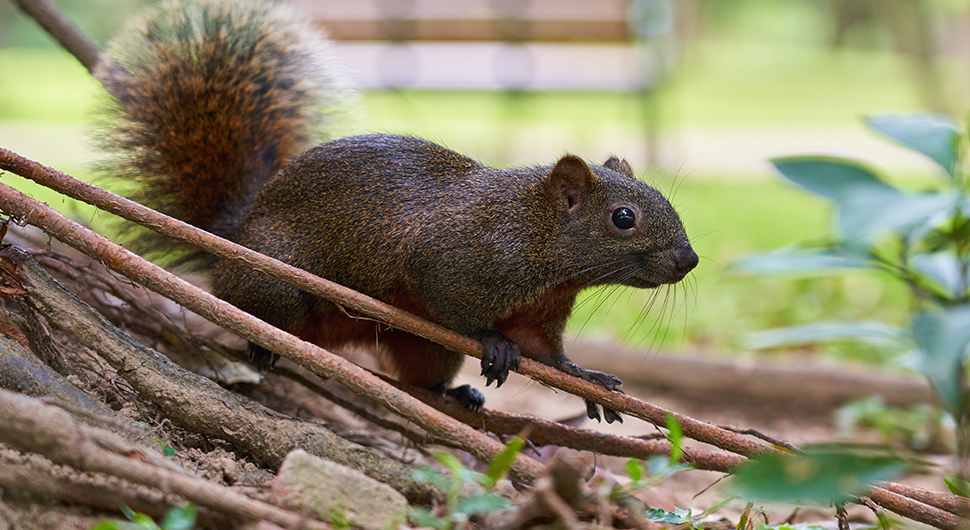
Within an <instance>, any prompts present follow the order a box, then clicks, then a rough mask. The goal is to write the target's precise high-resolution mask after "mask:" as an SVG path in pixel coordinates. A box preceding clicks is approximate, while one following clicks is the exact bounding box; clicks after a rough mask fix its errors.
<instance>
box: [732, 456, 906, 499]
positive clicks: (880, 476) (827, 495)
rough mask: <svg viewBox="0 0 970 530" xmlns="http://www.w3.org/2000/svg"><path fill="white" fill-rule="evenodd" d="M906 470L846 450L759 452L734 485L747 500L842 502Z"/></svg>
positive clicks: (891, 460) (892, 460)
mask: <svg viewBox="0 0 970 530" xmlns="http://www.w3.org/2000/svg"><path fill="white" fill-rule="evenodd" d="M904 468H905V462H904V461H903V460H902V459H900V458H898V457H896V456H893V455H887V454H882V453H877V452H875V451H872V450H865V449H859V448H855V447H849V446H816V447H809V448H807V449H806V451H805V453H804V454H798V455H785V454H781V453H771V454H763V455H759V456H757V457H755V458H753V459H752V460H751V461H750V462H749V463H747V464H745V465H744V466H742V467H741V469H739V470H738V472H737V473H736V474H735V476H734V478H733V480H732V484H733V487H734V489H735V491H736V492H737V494H738V495H740V496H742V497H745V498H748V499H759V500H763V501H783V502H794V503H800V502H817V503H822V504H828V503H833V502H844V501H846V500H848V498H849V496H850V495H859V494H863V493H865V491H866V490H867V489H868V487H869V485H870V484H872V483H874V482H877V481H880V480H888V479H891V478H892V477H894V476H896V475H898V474H899V473H900V472H902V471H903V470H904Z"/></svg>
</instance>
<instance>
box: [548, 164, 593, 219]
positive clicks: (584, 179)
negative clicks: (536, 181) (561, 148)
mask: <svg viewBox="0 0 970 530" xmlns="http://www.w3.org/2000/svg"><path fill="white" fill-rule="evenodd" d="M595 179H596V177H595V176H594V175H593V172H592V171H590V169H589V166H587V165H586V162H583V159H582V158H579V157H578V156H575V155H566V156H564V157H562V158H560V159H559V162H557V163H556V167H554V168H552V172H551V173H549V179H548V181H547V183H546V184H547V186H548V189H549V191H550V192H551V193H552V195H553V197H556V198H558V199H561V200H562V201H563V203H564V204H565V205H566V209H568V210H569V211H573V210H574V209H575V208H576V207H577V206H579V202H580V200H581V199H582V197H583V196H584V195H585V194H586V191H587V189H588V188H589V186H590V185H591V184H592V183H593V181H594V180H595Z"/></svg>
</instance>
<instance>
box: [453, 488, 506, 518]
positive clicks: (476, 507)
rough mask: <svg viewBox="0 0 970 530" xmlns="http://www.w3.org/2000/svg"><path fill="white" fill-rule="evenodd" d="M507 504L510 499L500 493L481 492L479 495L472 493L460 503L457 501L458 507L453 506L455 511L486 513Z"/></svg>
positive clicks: (472, 513) (475, 513)
mask: <svg viewBox="0 0 970 530" xmlns="http://www.w3.org/2000/svg"><path fill="white" fill-rule="evenodd" d="M509 504H511V501H509V500H508V499H506V498H505V497H503V496H501V495H496V494H494V493H483V494H481V495H472V496H471V497H468V498H466V499H464V500H462V501H461V502H460V503H458V507H457V508H455V511H456V512H461V513H464V514H467V515H477V514H482V513H488V512H491V511H493V510H501V509H502V508H505V507H506V506H508V505H509Z"/></svg>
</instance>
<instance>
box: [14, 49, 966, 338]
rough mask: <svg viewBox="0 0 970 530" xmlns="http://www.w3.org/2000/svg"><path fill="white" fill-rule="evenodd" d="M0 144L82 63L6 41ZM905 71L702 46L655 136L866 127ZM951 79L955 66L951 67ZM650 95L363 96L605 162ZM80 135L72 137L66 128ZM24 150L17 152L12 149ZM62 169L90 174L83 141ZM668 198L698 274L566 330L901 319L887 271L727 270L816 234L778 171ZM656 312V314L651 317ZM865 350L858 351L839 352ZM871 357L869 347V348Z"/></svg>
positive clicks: (46, 152)
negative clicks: (811, 274) (820, 274)
mask: <svg viewBox="0 0 970 530" xmlns="http://www.w3.org/2000/svg"><path fill="white" fill-rule="evenodd" d="M0 70H3V71H8V72H17V73H18V75H16V76H0V145H3V146H4V147H9V146H13V145H18V144H21V143H23V142H27V140H26V139H25V137H23V136H22V135H19V134H17V133H16V131H18V130H19V129H18V128H19V127H22V126H23V127H26V126H27V125H28V124H29V126H31V127H38V126H40V127H52V128H56V127H65V126H70V127H71V128H73V129H81V128H82V125H83V124H84V123H85V122H87V120H88V119H89V109H90V108H92V106H93V103H94V100H95V98H96V96H97V94H98V93H99V88H98V86H97V83H96V82H94V81H93V80H92V79H91V78H90V77H89V76H88V74H87V72H86V71H84V69H83V68H82V67H80V65H78V64H77V63H76V62H75V61H74V60H73V59H71V58H69V57H67V56H66V55H65V54H63V53H62V52H60V51H57V50H22V49H0ZM908 73H909V72H908V65H907V64H906V63H905V62H903V61H901V60H899V59H898V58H896V57H894V56H892V55H890V54H886V53H881V52H872V51H858V50H856V51H845V52H840V53H838V54H835V53H833V52H829V51H826V50H820V49H818V48H810V47H800V46H795V45H788V46H786V45H774V46H764V45H760V46H759V45H754V44H744V43H727V44H726V43H708V44H700V45H698V46H697V47H696V48H694V49H692V50H690V51H689V52H686V53H685V54H684V55H683V57H682V68H680V69H679V70H678V72H677V74H676V75H675V76H673V77H671V78H670V79H669V81H668V83H666V84H665V85H664V86H663V87H662V89H661V90H660V91H659V92H658V99H657V101H658V102H659V105H660V107H659V117H660V121H659V128H660V130H661V131H670V130H684V129H691V128H701V129H712V128H713V129H723V130H726V131H731V130H733V129H735V128H738V127H742V128H743V127H749V128H750V127H762V126H764V127H777V126H783V127H787V128H792V129H797V128H798V127H802V126H819V125H823V126H832V127H842V126H845V125H846V124H852V125H854V126H857V124H858V118H859V116H860V115H863V114H867V113H871V112H873V111H877V110H880V109H893V110H896V111H906V110H914V109H917V108H919V106H920V105H919V98H918V95H917V91H916V87H915V86H914V85H913V84H912V83H910V82H909V80H908V79H909V77H908ZM944 73H945V79H946V81H947V85H946V86H951V85H952V84H953V83H955V82H956V81H958V80H959V79H960V78H961V75H963V74H961V71H958V70H956V69H953V68H951V67H950V66H949V65H945V68H944ZM640 103H641V101H640V100H639V99H638V96H636V95H629V94H616V93H561V94H560V93H543V94H535V95H528V96H526V97H522V98H512V97H510V96H507V95H503V94H495V93H487V92H399V93H391V92H374V93H367V94H364V95H363V97H362V107H363V108H364V109H366V112H367V114H366V115H365V116H364V117H363V118H362V119H361V120H360V127H359V128H360V130H364V131H383V132H402V133H409V134H416V135H420V136H424V137H426V138H429V139H431V140H436V141H439V142H442V143H444V144H445V145H448V146H450V147H452V148H455V149H457V150H460V151H462V152H465V153H467V154H469V155H471V156H473V157H476V158H479V159H481V160H483V161H485V162H487V163H492V164H497V165H508V164H531V163H536V162H546V163H548V162H549V161H550V160H552V159H554V158H555V157H556V156H558V155H560V154H561V153H562V152H563V151H564V150H566V149H568V150H570V151H572V152H576V153H577V154H579V155H581V156H584V157H587V158H590V159H592V160H599V159H601V158H605V156H607V155H608V154H611V152H612V150H613V149H617V147H615V145H617V144H618V143H620V144H622V142H624V141H626V142H629V141H631V139H633V140H634V141H635V140H636V139H637V138H641V137H642V134H643V126H642V121H641V120H642V112H643V108H642V107H641V105H640ZM62 141H63V142H65V143H72V144H73V143H75V142H80V141H81V140H80V136H79V135H78V134H77V133H70V134H68V135H66V136H64V137H63V140H62ZM28 143H29V145H28V146H26V147H24V149H29V150H30V152H31V153H32V156H33V157H34V158H37V159H38V160H40V161H44V160H45V159H47V158H48V157H56V155H58V154H59V153H60V152H61V151H62V146H58V145H47V142H45V141H44V140H37V141H34V142H28ZM15 150H16V149H15ZM81 152H82V153H83V155H81V156H79V157H78V160H73V159H70V160H67V161H65V163H64V164H62V165H59V169H64V170H66V171H68V172H72V173H73V174H75V175H76V176H79V177H82V178H84V177H85V176H86V175H87V172H86V171H85V169H84V168H85V167H86V164H87V163H88V162H89V159H85V156H84V155H86V154H87V151H83V150H82V151H81ZM644 174H645V175H646V178H647V179H648V180H649V181H650V182H651V183H652V184H653V185H655V186H656V187H658V188H659V189H661V190H662V191H665V192H670V193H669V194H670V195H671V197H672V202H673V203H674V204H675V206H676V207H677V208H678V211H679V212H680V213H681V216H682V217H683V219H684V223H685V225H686V228H687V231H688V233H689V234H691V236H692V239H693V240H694V243H695V247H696V249H697V251H698V254H699V255H700V256H701V265H700V266H699V267H698V268H697V269H696V271H695V272H694V273H692V275H691V280H690V281H688V282H686V283H684V284H681V285H678V286H675V287H672V288H668V289H661V290H658V291H650V292H645V291H636V290H626V289H622V290H616V289H612V290H611V289H608V290H600V291H593V292H590V293H588V294H587V295H585V296H584V297H583V298H582V300H581V302H580V304H579V307H578V308H577V311H576V315H575V317H574V319H573V320H572V321H571V326H570V330H571V331H572V332H581V333H583V334H586V335H605V336H611V337H619V338H621V339H623V340H624V341H625V342H627V343H628V344H630V345H640V346H650V345H658V346H663V347H665V348H689V347H693V346H706V347H710V348H713V349H718V350H720V349H723V350H732V351H733V350H737V349H738V348H742V347H743V346H742V343H743V336H744V334H745V333H746V332H748V331H754V330H759V329H764V328H767V327H771V326H778V325H791V324H797V323H805V322H811V321H814V320H817V319H821V318H846V319H850V318H872V319H877V320H882V321H885V322H888V323H894V324H898V323H901V321H902V319H903V318H905V310H906V303H907V298H906V296H905V293H904V292H903V291H902V290H901V289H900V288H899V287H898V286H894V285H893V284H890V283H887V281H886V280H885V279H884V278H880V277H873V276H865V275H857V276H848V277H837V278H836V277H832V278H823V279H814V280H796V281H790V280H783V279H778V280H765V279H758V278H740V277H730V276H726V275H725V273H724V272H723V271H722V269H721V268H722V266H724V265H726V264H727V263H728V262H730V261H731V260H733V259H736V258H738V257H741V256H743V255H745V254H747V253H751V252H756V251H763V250H769V249H773V248H776V247H779V246H782V245H788V244H797V243H801V242H806V241H820V240H822V239H824V238H825V236H826V234H827V232H828V226H829V223H828V220H829V216H830V214H831V212H829V211H828V210H827V207H826V206H825V205H824V204H823V203H821V202H820V201H817V200H815V199H812V198H810V197H808V196H807V195H805V194H802V193H801V192H799V191H797V190H794V189H792V188H791V187H789V186H787V185H785V184H784V183H782V182H780V181H777V180H774V179H770V178H750V176H748V177H746V178H735V177H736V176H734V175H727V174H723V172H717V171H705V172H693V173H691V174H689V175H684V174H683V173H682V172H681V171H679V170H676V169H670V170H668V171H664V170H663V168H651V169H649V170H648V171H646V172H645V173H644ZM2 179H3V182H13V183H14V185H15V186H17V187H21V188H22V189H24V190H25V191H28V192H29V193H31V194H34V195H35V196H37V197H38V198H40V199H41V200H45V201H47V202H49V203H51V204H53V205H55V206H58V205H59V204H65V206H64V208H65V210H66V211H68V212H72V211H73V212H74V214H75V216H77V217H79V218H81V219H82V220H84V221H91V220H93V221H94V223H95V225H98V224H99V223H100V219H99V218H98V217H97V216H96V215H95V214H94V213H93V210H92V209H91V208H89V207H83V206H82V207H80V208H79V209H76V210H74V209H75V208H78V207H76V206H73V205H70V204H69V203H65V202H64V201H63V200H62V199H61V198H59V197H58V196H57V195H56V194H54V193H52V192H49V191H47V190H42V189H38V188H37V187H35V186H32V185H30V184H29V183H27V184H24V183H23V182H22V181H20V180H19V179H12V178H11V177H10V176H8V175H3V176H2ZM648 310H649V311H648ZM845 351H849V352H850V353H851V352H855V353H859V350H857V349H856V350H852V349H850V350H845ZM863 353H864V352H863Z"/></svg>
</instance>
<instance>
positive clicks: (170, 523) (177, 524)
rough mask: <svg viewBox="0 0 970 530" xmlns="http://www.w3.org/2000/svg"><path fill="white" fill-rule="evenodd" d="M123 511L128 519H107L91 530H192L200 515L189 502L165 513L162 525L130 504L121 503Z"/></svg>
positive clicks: (195, 507) (196, 508)
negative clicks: (135, 509) (134, 509)
mask: <svg viewBox="0 0 970 530" xmlns="http://www.w3.org/2000/svg"><path fill="white" fill-rule="evenodd" d="M121 513H123V514H125V517H127V518H128V521H131V522H126V521H115V520H106V521H101V522H100V523H98V524H96V525H94V526H93V527H91V530H192V529H193V528H195V520H196V517H197V516H198V507H197V506H196V505H195V504H192V503H188V504H186V505H184V506H180V507H178V508H172V509H171V510H169V511H168V513H166V514H165V517H164V518H163V519H162V523H161V525H158V524H156V523H155V521H154V520H153V519H152V518H151V517H149V516H148V515H145V514H143V513H139V512H135V511H133V510H132V509H131V508H129V507H128V506H126V505H124V504H122V505H121Z"/></svg>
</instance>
